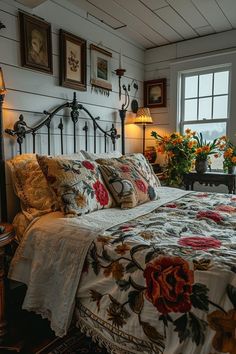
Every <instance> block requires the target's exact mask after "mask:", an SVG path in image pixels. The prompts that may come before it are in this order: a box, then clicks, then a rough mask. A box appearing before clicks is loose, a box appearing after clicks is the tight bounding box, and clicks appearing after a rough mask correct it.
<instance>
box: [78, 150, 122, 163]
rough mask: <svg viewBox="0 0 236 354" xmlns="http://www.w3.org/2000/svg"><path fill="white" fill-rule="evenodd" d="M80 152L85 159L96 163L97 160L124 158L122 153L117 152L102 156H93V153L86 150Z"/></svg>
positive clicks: (106, 153) (105, 153)
mask: <svg viewBox="0 0 236 354" xmlns="http://www.w3.org/2000/svg"><path fill="white" fill-rule="evenodd" d="M80 152H81V153H82V154H83V156H84V158H85V159H88V160H92V161H95V160H97V159H112V158H119V157H121V156H122V154H121V153H120V151H118V150H115V151H112V152H104V153H100V154H93V153H92V152H88V151H85V150H80Z"/></svg>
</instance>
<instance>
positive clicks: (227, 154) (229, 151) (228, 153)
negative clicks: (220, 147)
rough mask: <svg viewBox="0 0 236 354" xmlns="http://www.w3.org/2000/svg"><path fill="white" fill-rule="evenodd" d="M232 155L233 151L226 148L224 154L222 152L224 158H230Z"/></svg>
mask: <svg viewBox="0 0 236 354" xmlns="http://www.w3.org/2000/svg"><path fill="white" fill-rule="evenodd" d="M232 155H233V149H231V148H228V149H227V150H226V151H225V152H224V158H227V157H231V156H232Z"/></svg>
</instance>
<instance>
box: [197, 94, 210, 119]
mask: <svg viewBox="0 0 236 354" xmlns="http://www.w3.org/2000/svg"><path fill="white" fill-rule="evenodd" d="M211 105H212V98H211V97H209V98H200V99H199V119H211Z"/></svg>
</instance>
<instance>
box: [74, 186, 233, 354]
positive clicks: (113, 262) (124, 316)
mask: <svg viewBox="0 0 236 354" xmlns="http://www.w3.org/2000/svg"><path fill="white" fill-rule="evenodd" d="M77 296H78V298H77V306H76V307H77V309H76V311H77V313H78V316H77V318H78V325H80V327H81V328H82V329H83V330H84V331H86V332H87V334H89V335H90V336H92V337H93V338H94V339H95V340H98V341H100V342H101V343H103V344H105V346H106V347H107V348H108V350H109V351H110V352H111V353H119V354H121V353H146V354H147V353H148V354H154V353H155V354H158V353H165V354H190V353H191V354H216V353H230V354H236V196H234V195H228V194H225V195H224V194H213V193H196V192H195V193H190V194H188V195H185V196H184V197H182V198H180V199H178V200H176V201H174V202H171V203H167V204H165V205H164V206H161V207H159V208H157V209H156V210H155V211H153V212H151V213H149V214H147V215H145V216H142V217H139V218H137V219H135V220H133V221H131V222H127V223H124V224H122V225H119V226H115V227H113V228H111V229H109V230H108V231H106V232H105V233H103V234H101V235H99V236H98V237H97V238H96V240H94V241H93V243H92V245H91V247H90V250H89V253H88V256H87V258H86V262H85V264H84V269H83V275H82V278H81V281H80V285H79V289H78V293H77Z"/></svg>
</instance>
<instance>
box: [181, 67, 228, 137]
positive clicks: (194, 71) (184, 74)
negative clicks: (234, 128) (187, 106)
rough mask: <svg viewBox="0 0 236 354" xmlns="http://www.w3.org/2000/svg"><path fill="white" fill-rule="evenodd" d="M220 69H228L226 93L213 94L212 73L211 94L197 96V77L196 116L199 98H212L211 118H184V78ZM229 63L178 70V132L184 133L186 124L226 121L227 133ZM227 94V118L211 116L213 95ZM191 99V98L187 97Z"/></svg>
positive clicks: (219, 70)
mask: <svg viewBox="0 0 236 354" xmlns="http://www.w3.org/2000/svg"><path fill="white" fill-rule="evenodd" d="M222 71H228V72H229V80H228V93H227V94H216V95H214V92H213V89H214V75H213V82H212V93H211V95H207V96H199V78H198V92H197V96H196V97H194V98H196V99H197V117H198V114H199V98H208V97H211V98H212V107H211V118H204V119H198V118H197V119H196V120H184V116H185V112H184V103H185V100H186V99H185V98H184V92H185V78H186V77H189V76H195V75H196V76H197V75H203V74H210V73H217V72H222ZM231 76H232V75H231V65H230V64H225V65H219V66H214V67H205V68H200V69H199V68H197V69H192V70H186V71H181V72H179V84H178V94H177V96H178V110H177V112H178V125H179V131H180V133H184V130H185V128H184V127H185V126H186V125H188V124H189V125H191V124H194V125H197V124H214V123H226V135H228V129H229V121H230V101H231ZM226 95H227V96H228V107H227V118H213V102H214V100H213V98H214V97H220V96H226ZM187 99H191V98H187Z"/></svg>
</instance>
